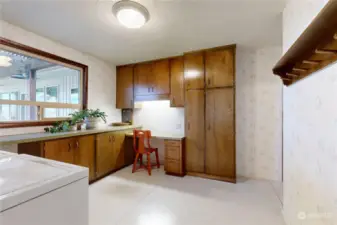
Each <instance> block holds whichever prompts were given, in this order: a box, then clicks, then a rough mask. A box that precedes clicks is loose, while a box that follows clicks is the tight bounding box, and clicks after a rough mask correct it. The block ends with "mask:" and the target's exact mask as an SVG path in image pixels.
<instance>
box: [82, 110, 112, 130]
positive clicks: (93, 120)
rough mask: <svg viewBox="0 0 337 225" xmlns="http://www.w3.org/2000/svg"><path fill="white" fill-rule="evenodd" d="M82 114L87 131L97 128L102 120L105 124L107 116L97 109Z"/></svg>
mask: <svg viewBox="0 0 337 225" xmlns="http://www.w3.org/2000/svg"><path fill="white" fill-rule="evenodd" d="M84 114H85V115H84V116H85V123H86V125H87V129H94V128H97V127H98V125H99V123H100V122H101V120H103V121H104V123H106V117H107V115H106V114H105V112H101V111H100V110H99V109H96V110H93V109H88V110H85V113H84Z"/></svg>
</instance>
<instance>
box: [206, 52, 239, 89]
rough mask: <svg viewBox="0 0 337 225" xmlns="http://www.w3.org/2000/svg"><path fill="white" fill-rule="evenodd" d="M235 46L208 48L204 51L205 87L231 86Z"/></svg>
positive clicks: (232, 82) (232, 83)
mask: <svg viewBox="0 0 337 225" xmlns="http://www.w3.org/2000/svg"><path fill="white" fill-rule="evenodd" d="M234 51H235V48H227V49H222V50H208V51H206V53H205V73H206V87H207V88H217V87H232V86H233V85H234V68H235V65H234Z"/></svg>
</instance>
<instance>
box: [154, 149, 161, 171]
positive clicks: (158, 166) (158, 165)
mask: <svg viewBox="0 0 337 225" xmlns="http://www.w3.org/2000/svg"><path fill="white" fill-rule="evenodd" d="M155 153H156V161H157V168H160V163H159V155H158V150H157V151H156V152H155Z"/></svg>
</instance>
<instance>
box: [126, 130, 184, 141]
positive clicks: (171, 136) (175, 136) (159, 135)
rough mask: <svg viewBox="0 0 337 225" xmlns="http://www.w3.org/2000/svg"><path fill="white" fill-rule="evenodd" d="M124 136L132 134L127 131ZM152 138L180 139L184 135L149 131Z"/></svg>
mask: <svg viewBox="0 0 337 225" xmlns="http://www.w3.org/2000/svg"><path fill="white" fill-rule="evenodd" d="M126 136H129V137H131V136H133V133H127V134H126ZM151 136H152V138H159V139H166V140H182V139H184V138H185V136H184V135H181V134H168V133H161V132H151Z"/></svg>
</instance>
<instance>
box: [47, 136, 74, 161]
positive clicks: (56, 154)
mask: <svg viewBox="0 0 337 225" xmlns="http://www.w3.org/2000/svg"><path fill="white" fill-rule="evenodd" d="M75 148H76V138H65V139H59V140H53V141H46V142H44V157H45V158H47V159H52V160H56V161H60V162H65V163H71V164H73V163H74V149H75Z"/></svg>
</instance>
